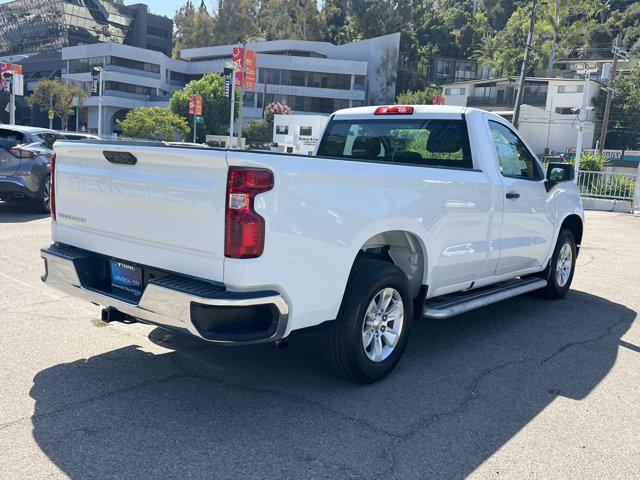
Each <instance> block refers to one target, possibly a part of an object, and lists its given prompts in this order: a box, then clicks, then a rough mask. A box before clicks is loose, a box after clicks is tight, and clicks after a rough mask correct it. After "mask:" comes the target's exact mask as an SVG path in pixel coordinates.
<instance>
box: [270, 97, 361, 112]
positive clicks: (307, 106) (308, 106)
mask: <svg viewBox="0 0 640 480" xmlns="http://www.w3.org/2000/svg"><path fill="white" fill-rule="evenodd" d="M261 100H262V94H259V95H258V107H259V108H261V107H262V101H261ZM274 102H280V103H286V104H287V105H289V106H290V107H291V109H292V110H295V111H298V112H317V113H333V112H335V111H336V110H341V109H343V108H349V100H344V99H341V98H321V97H303V96H301V95H282V94H273V93H267V94H266V95H265V103H266V104H267V105H268V104H270V103H274Z"/></svg>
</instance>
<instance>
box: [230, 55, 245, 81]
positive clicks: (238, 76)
mask: <svg viewBox="0 0 640 480" xmlns="http://www.w3.org/2000/svg"><path fill="white" fill-rule="evenodd" d="M233 61H234V63H235V64H236V68H235V73H234V75H233V77H234V78H235V82H236V87H241V86H242V71H243V70H244V48H242V47H233Z"/></svg>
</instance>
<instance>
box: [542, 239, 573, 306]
mask: <svg viewBox="0 0 640 480" xmlns="http://www.w3.org/2000/svg"><path fill="white" fill-rule="evenodd" d="M564 245H569V248H571V271H570V272H569V278H568V280H567V281H566V283H565V284H564V285H560V283H559V282H558V279H557V276H556V268H557V265H558V257H559V256H560V252H561V250H562V247H563V246H564ZM576 254H577V248H576V239H575V237H574V236H573V233H571V231H570V230H567V229H566V228H563V229H562V230H560V233H559V234H558V241H557V242H556V247H555V249H554V250H553V256H552V257H551V260H550V261H549V265H547V268H546V269H545V270H544V271H543V272H540V274H539V276H540V277H542V278H544V279H545V280H546V281H547V286H546V287H545V288H543V289H542V290H540V291H539V292H540V295H542V296H543V297H545V298H550V299H554V300H555V299H558V298H562V297H564V296H565V295H566V294H567V292H568V291H569V288H570V287H571V282H572V281H573V274H574V273H575V270H576V256H577V255H576Z"/></svg>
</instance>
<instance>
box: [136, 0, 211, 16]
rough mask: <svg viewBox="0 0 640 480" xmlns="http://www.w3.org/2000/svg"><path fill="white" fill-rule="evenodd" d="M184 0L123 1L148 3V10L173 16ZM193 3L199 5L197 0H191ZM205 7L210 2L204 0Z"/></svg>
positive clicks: (208, 5)
mask: <svg viewBox="0 0 640 480" xmlns="http://www.w3.org/2000/svg"><path fill="white" fill-rule="evenodd" d="M185 2H186V0H147V1H144V0H125V2H124V3H126V4H127V5H131V4H133V3H146V4H147V5H149V10H150V11H151V12H153V13H157V14H159V15H165V16H167V17H173V14H174V13H175V11H176V10H177V8H178V7H179V6H180V5H182V4H183V3H185ZM192 2H193V4H194V5H199V4H200V2H199V1H194V0H192ZM205 2H206V4H207V7H210V6H211V4H212V2H211V1H207V0H205Z"/></svg>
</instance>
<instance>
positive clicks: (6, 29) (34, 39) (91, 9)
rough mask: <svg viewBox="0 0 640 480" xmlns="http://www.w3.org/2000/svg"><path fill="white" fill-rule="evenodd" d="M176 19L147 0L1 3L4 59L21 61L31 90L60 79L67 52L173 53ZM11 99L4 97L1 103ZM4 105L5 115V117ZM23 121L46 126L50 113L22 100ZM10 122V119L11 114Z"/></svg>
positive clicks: (0, 48)
mask: <svg viewBox="0 0 640 480" xmlns="http://www.w3.org/2000/svg"><path fill="white" fill-rule="evenodd" d="M172 34H173V21H172V20H171V19H169V18H166V17H162V16H160V15H154V14H151V13H149V11H148V8H147V6H146V5H144V4H135V5H124V4H123V3H118V2H113V1H108V0H15V1H13V2H9V3H4V4H0V60H2V61H7V62H14V63H19V64H21V65H22V68H23V72H24V76H25V79H24V80H25V90H26V93H29V92H30V91H31V90H33V87H34V85H35V83H36V82H37V81H38V80H40V79H43V78H60V77H61V76H62V75H63V70H64V69H63V67H64V63H63V60H62V50H63V49H64V48H68V47H73V46H75V45H87V46H91V45H97V44H100V43H101V42H110V43H116V44H124V45H131V46H136V47H140V48H143V49H146V50H148V51H155V52H161V54H162V55H171V50H172V46H173V40H172ZM2 101H4V102H6V101H7V99H6V98H3V99H0V102H2ZM5 114H6V112H2V108H0V115H5ZM16 119H17V122H18V123H25V124H30V125H42V126H44V125H46V124H47V123H48V120H47V118H46V114H45V113H43V112H39V111H37V110H34V109H30V108H29V107H28V106H27V105H26V102H25V100H24V98H18V108H17V111H16ZM4 120H5V121H7V120H8V114H6V118H4Z"/></svg>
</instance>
